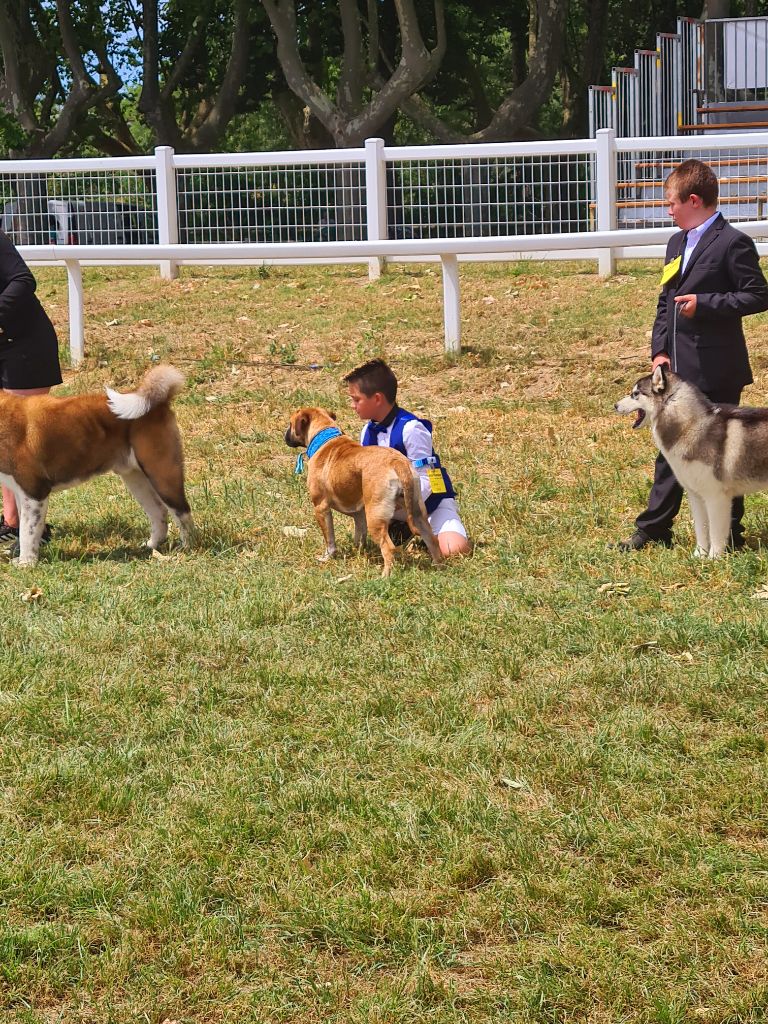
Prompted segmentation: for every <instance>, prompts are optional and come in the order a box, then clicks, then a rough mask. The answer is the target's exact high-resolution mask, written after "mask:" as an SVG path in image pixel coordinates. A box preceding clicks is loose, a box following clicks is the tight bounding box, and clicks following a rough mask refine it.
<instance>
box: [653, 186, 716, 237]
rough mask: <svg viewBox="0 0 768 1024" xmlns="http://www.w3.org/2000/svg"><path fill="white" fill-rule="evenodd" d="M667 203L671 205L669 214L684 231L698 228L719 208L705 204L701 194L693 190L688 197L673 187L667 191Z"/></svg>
mask: <svg viewBox="0 0 768 1024" xmlns="http://www.w3.org/2000/svg"><path fill="white" fill-rule="evenodd" d="M666 196H667V204H668V205H669V216H670V217H671V218H672V220H673V221H674V222H675V224H677V226H678V227H679V228H682V230H683V231H690V229H691V228H697V227H698V226H699V224H703V223H704V221H705V220H709V218H710V217H711V216H712V214H713V213H714V212H715V210H716V209H717V207H716V206H712V207H709V206H705V205H704V200H703V199H702V198H701V196H697V195H696V193H695V192H692V193H691V194H690V195H689V196H688V198H687V199H685V200H683V199H681V198H680V195H679V193H678V192H677V191H676V190H675V189H672V188H668V189H667V191H666Z"/></svg>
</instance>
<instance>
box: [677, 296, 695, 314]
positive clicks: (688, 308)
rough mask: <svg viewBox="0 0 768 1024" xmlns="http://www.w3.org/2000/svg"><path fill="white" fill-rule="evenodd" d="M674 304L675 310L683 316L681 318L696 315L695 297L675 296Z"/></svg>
mask: <svg viewBox="0 0 768 1024" xmlns="http://www.w3.org/2000/svg"><path fill="white" fill-rule="evenodd" d="M675 302H676V303H677V308H678V309H679V310H680V312H681V313H682V314H683V316H687V317H692V316H695V314H696V296H695V295H676V296H675Z"/></svg>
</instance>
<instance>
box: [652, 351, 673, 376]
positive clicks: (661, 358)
mask: <svg viewBox="0 0 768 1024" xmlns="http://www.w3.org/2000/svg"><path fill="white" fill-rule="evenodd" d="M671 365H672V361H671V359H670V358H669V356H668V355H667V353H666V352H659V354H658V355H657V356H656V357H655V359H654V360H653V362H652V363H651V373H653V371H654V370H655V369H656V368H657V367H659V366H671Z"/></svg>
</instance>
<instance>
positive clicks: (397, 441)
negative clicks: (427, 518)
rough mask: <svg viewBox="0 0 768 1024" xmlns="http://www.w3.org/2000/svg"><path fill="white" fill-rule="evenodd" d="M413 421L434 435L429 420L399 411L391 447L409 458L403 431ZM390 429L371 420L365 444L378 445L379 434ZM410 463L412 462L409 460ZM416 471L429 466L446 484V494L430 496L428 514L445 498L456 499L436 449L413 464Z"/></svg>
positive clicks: (392, 430)
mask: <svg viewBox="0 0 768 1024" xmlns="http://www.w3.org/2000/svg"><path fill="white" fill-rule="evenodd" d="M411 420H418V421H419V423H421V424H422V426H424V427H426V428H427V430H428V431H429V433H430V435H431V433H432V424H431V423H430V421H429V420H423V419H421V418H420V417H419V416H415V415H414V414H413V413H412V412H408V411H407V410H405V409H398V410H397V412H396V413H395V418H394V419H393V420H392V424H391V428H392V429H391V432H390V435H389V447H390V448H394V449H395V450H396V451H398V452H400V453H401V455H404V456H405V457H406V459H407V458H408V452H407V451H406V450H405V445H404V444H403V429H404V427H405V424H406V423H409V422H410V421H411ZM388 427H389V424H387V426H385V427H382V425H381V424H380V423H374V422H373V420H370V421H369V423H368V426H367V427H366V428H365V434H363V444H364V445H365V446H366V447H368V446H369V445H375V444H378V437H379V434H383V433H384V432H385V431H386V430H387V429H388ZM409 461H410V460H409ZM413 465H414V466H415V467H416V469H420V468H421V467H422V466H426V465H428V466H429V468H430V469H439V470H440V472H441V473H442V475H443V483H444V484H445V494H430V495H429V497H428V498H427V499H426V501H425V502H424V504H425V505H426V506H427V513H428V514H430V515H431V514H432V513H433V512H434V511H435V509H436V508H437V506H438V505H439V504H440V502H441V501H442V500H443V498H455V497H456V491H455V490H454V489H453V484H452V483H451V478H450V477H449V476H448V473H447V472H446V470H445V468H444V467H443V466H442V464H441V462H440V456H439V455H437V454H436V453H435V450H434V448H433V449H432V455H431V457H430V458H429V459H417V461H416V462H414V463H413Z"/></svg>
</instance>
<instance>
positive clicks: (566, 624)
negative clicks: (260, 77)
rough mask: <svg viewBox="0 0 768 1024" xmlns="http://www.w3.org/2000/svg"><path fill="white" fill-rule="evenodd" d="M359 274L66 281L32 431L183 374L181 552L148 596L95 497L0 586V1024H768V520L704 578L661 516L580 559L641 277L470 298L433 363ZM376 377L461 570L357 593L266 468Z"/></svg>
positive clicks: (757, 517) (633, 469) (113, 521)
mask: <svg viewBox="0 0 768 1024" xmlns="http://www.w3.org/2000/svg"><path fill="white" fill-rule="evenodd" d="M363 275H364V271H363V270H361V269H359V268H358V269H355V268H340V267H335V268H326V269H318V268H313V269H300V270H299V269H295V268H284V269H270V271H269V272H268V273H267V274H264V273H259V272H258V271H257V270H255V269H254V270H253V271H249V270H240V269H238V270H220V269H219V270H212V269H205V270H204V269H199V270H186V271H184V272H183V274H182V277H181V278H180V279H179V281H176V282H161V281H159V280H158V279H157V277H156V276H155V275H154V273H153V272H152V271H148V270H146V271H145V270H142V271H129V270H127V269H125V268H114V269H109V270H87V271H86V272H85V282H86V296H87V307H86V317H87V319H86V335H87V337H86V352H87V357H88V358H87V361H86V364H85V366H84V367H83V368H82V369H81V370H80V371H78V372H77V373H73V372H68V373H67V374H66V381H65V387H64V389H62V390H69V391H82V390H92V389H97V388H99V387H101V386H102V385H103V384H105V383H106V384H114V385H116V386H119V387H123V388H127V387H130V385H131V384H132V383H133V382H134V381H135V380H136V379H137V378H138V376H139V375H140V374H141V372H142V371H143V369H144V368H145V367H146V366H147V365H148V364H149V362H150V359H151V358H152V357H153V355H155V356H159V357H160V358H162V359H172V360H173V361H174V362H176V363H177V364H178V365H179V366H180V367H181V368H182V369H183V370H184V371H185V372H186V374H187V378H188V386H187V389H186V390H185V392H184V393H183V394H182V396H180V398H179V399H178V400H177V406H176V407H177V412H178V415H179V419H180V423H181V425H182V430H183V433H184V438H185V445H186V451H187V463H188V485H189V486H188V492H189V498H190V503H191V505H192V508H193V511H194V513H195V515H196V518H197V520H198V521H199V523H200V526H201V528H202V536H201V540H200V543H199V544H198V546H197V547H196V548H195V549H194V550H192V551H190V552H189V553H183V554H182V553H180V552H178V551H177V550H173V549H172V550H171V551H169V553H168V555H169V557H168V558H166V559H150V558H148V557H147V556H146V555H145V554H144V553H143V552H142V542H143V541H144V539H145V537H146V529H145V525H144V522H143V517H142V514H141V513H140V511H139V510H138V508H137V507H136V505H135V504H134V503H133V501H132V500H131V499H130V498H129V497H128V495H127V494H126V493H125V492H124V491H123V489H122V485H121V484H120V482H119V481H118V479H117V478H116V477H109V478H101V479H99V480H97V481H93V482H91V483H90V484H88V485H86V486H84V487H81V488H78V489H76V490H73V491H67V492H63V493H60V494H57V495H54V496H53V498H52V500H51V506H50V511H49V518H50V520H51V522H52V523H53V524H54V526H55V528H56V533H55V539H54V542H53V543H52V545H51V547H50V550H49V551H47V552H46V554H45V555H44V557H43V560H42V561H41V562H40V564H39V565H38V567H37V568H36V569H34V570H31V571H26V572H23V571H21V570H18V569H15V568H13V567H10V566H6V565H3V566H2V567H0V573H1V574H0V596H1V597H2V602H3V610H4V630H3V646H2V648H0V1019H2V1020H3V1022H5V1021H8V1022H9V1024H17V1022H18V1024H21V1022H24V1024H50V1022H65V1024H92V1022H93V1024H96V1022H98V1024H147V1022H148V1024H162V1022H164V1021H177V1022H179V1024H192V1022H195V1024H198V1022H200V1024H202V1022H206V1024H207V1022H211V1024H213V1022H216V1024H219V1022H222V1024H223V1022H227V1024H244V1022H253V1024H256V1022H260V1024H261V1022H265V1021H268V1022H275V1024H277V1022H294V1021H295V1022H299V1021H301V1022H302V1024H303V1022H310V1024H311V1022H318V1024H319V1022H321V1021H322V1022H336V1024H341V1022H344V1024H347V1022H349V1024H358V1022H359V1024H363V1022H366V1024H368V1022H381V1024H390V1022H392V1024H400V1022H402V1024H406V1022H407V1024H412V1022H414V1021H429V1022H434V1024H444V1022H445V1024H448V1022H451V1024H453V1022H465V1021H471V1022H477V1024H491V1022H493V1024H496V1022H498V1024H501V1022H508V1021H515V1022H518V1021H519V1022H525V1024H529V1022H530V1024H534V1022H536V1024H571V1022H573V1024H576V1022H579V1024H581V1022H594V1024H598V1022H599V1024H603V1022H604V1024H616V1022H628V1024H629V1022H631V1024H680V1022H704V1024H726V1022H729V1024H737V1022H738V1024H742V1022H754V1024H757V1022H761V1021H764V1020H765V1019H766V1017H768V966H766V957H765V944H766V938H768V845H767V843H766V840H767V839H768V816H767V814H766V796H765V794H766V784H765V777H766V762H767V760H768V759H767V758H766V712H765V693H766V684H767V682H768V679H767V673H766V647H767V646H768V620H767V619H766V616H767V615H768V607H766V605H765V602H763V601H759V600H753V599H752V595H753V594H755V592H756V591H758V590H759V589H760V587H761V586H762V584H763V582H764V581H765V579H766V575H767V572H766V570H767V568H768V566H767V564H766V553H765V548H764V547H763V543H764V542H765V541H766V539H768V506H767V505H766V499H765V498H764V497H762V496H758V497H754V498H750V499H748V506H747V508H748V515H747V530H748V535H749V538H750V542H751V544H752V548H751V550H748V551H746V552H744V553H743V554H740V555H738V556H735V557H732V558H727V559H725V560H723V561H722V562H720V563H716V564H709V563H702V562H700V561H696V560H694V559H692V558H691V557H690V550H691V548H692V546H693V538H692V530H691V526H690V519H689V515H688V512H687V508H686V507H685V506H684V509H683V513H682V515H681V517H680V520H679V523H678V528H677V537H678V541H679V543H678V544H677V545H676V546H675V547H674V548H673V549H671V550H663V549H662V550H650V551H645V552H642V553H640V554H637V555H631V556H622V555H620V554H619V553H617V552H616V551H614V550H611V549H610V548H609V544H610V543H611V542H612V541H614V540H615V539H617V538H618V537H619V536H622V535H624V534H625V533H626V532H627V531H628V530H629V529H631V525H632V521H633V519H634V516H635V514H636V513H637V511H638V510H639V509H640V507H641V505H642V502H643V500H644V498H645V497H646V495H647V489H648V483H649V480H650V473H651V467H652V459H653V449H652V443H651V439H650V437H649V435H648V433H647V432H633V431H631V429H630V423H629V421H628V420H623V419H620V418H618V417H616V416H614V414H613V413H612V405H613V402H614V401H615V400H616V399H617V398H619V397H621V396H622V395H623V394H625V393H626V392H627V391H628V390H629V388H630V386H631V384H632V383H633V381H634V379H635V378H636V377H637V376H638V375H639V374H640V373H641V372H643V371H644V369H645V366H646V363H647V347H648V339H647V337H646V334H647V331H648V330H649V328H650V323H651V319H652V316H653V311H654V308H655V295H656V287H657V281H658V265H657V264H651V263H648V264H626V265H622V267H621V274H620V275H619V276H618V277H617V278H615V279H612V280H611V281H609V282H604V281H601V280H599V279H598V278H597V277H596V276H595V275H594V274H593V273H592V266H590V265H587V264H581V265H579V264H520V265H515V266H511V267H503V266H498V265H491V266H484V267H482V266H473V267H465V268H462V290H463V317H464V343H465V347H466V352H465V354H464V355H463V356H462V357H461V358H460V359H459V360H456V361H448V360H446V359H445V358H444V357H443V354H442V327H441V323H442V310H441V303H440V289H441V285H440V277H439V274H438V273H437V272H436V271H435V269H434V268H423V267H422V268H413V267H412V268H409V269H402V268H400V269H394V270H392V271H391V272H390V273H389V274H387V275H386V276H385V277H384V278H382V280H381V281H380V282H378V283H376V284H373V285H368V284H366V280H365V277H364V276H363ZM38 277H39V280H40V291H41V294H42V297H43V300H44V302H45V304H46V306H47V308H49V309H50V310H51V311H52V313H53V315H54V317H55V318H56V320H57V323H58V326H59V328H60V333H61V335H62V339H63V340H66V330H65V324H66V305H65V303H66V285H65V281H64V279H63V276H62V275H61V274H60V273H59V272H56V271H50V272H40V273H39V275H38ZM243 317H247V319H241V318H243ZM114 320H118V321H119V322H118V324H116V325H113V326H107V324H109V323H111V322H112V321H114ZM142 321H143V323H142ZM279 325H282V326H279ZM748 334H749V337H750V346H751V351H752V354H753V364H754V367H755V376H756V384H755V386H754V387H753V388H752V389H751V390H750V392H748V395H749V399H748V400H749V401H751V402H752V403H753V404H768V317H755V318H752V319H751V321H749V323H748ZM372 353H380V354H382V355H384V356H385V357H386V358H387V359H388V360H390V361H391V362H392V364H393V366H394V367H395V369H396V371H397V373H398V375H399V377H400V380H401V390H402V400H403V403H404V404H405V405H407V406H408V407H410V408H414V409H417V410H422V411H424V412H426V413H427V414H429V416H430V418H431V419H433V421H434V423H435V433H436V439H437V448H438V450H439V451H440V453H441V454H442V456H443V458H444V460H445V462H446V464H447V465H448V466H449V468H450V470H451V475H452V477H453V478H454V481H455V482H457V483H458V484H459V487H460V502H461V507H462V512H463V514H464V517H465V520H466V522H467V525H468V527H469V530H470V533H471V534H472V536H473V538H474V539H475V540H476V542H477V546H476V549H475V552H474V554H473V555H472V557H471V558H468V559H466V560H464V561H462V562H458V563H455V564H450V565H449V566H448V567H447V568H446V569H445V570H444V571H436V570H433V569H432V568H431V567H430V565H429V563H428V559H427V557H426V555H425V554H423V553H422V554H419V553H416V554H415V555H411V556H405V557H404V558H402V559H401V561H400V564H399V565H398V566H397V567H396V570H395V573H394V574H393V577H392V578H391V579H390V580H389V581H385V580H382V579H380V577H379V573H380V561H379V556H378V552H377V551H376V550H375V549H371V550H369V551H368V552H367V553H366V554H364V555H362V556H358V555H356V554H355V553H354V552H353V551H352V546H351V537H352V531H351V524H348V523H347V522H346V521H341V522H338V523H337V525H338V534H339V537H340V540H341V545H340V546H341V555H342V557H341V558H340V559H339V560H338V561H336V562H333V563H331V564H329V565H324V566H321V565H319V564H318V563H317V562H316V561H315V555H316V554H317V553H318V552H319V550H320V548H321V539H320V535H319V532H318V531H317V529H316V527H315V525H314V521H313V517H312V515H311V511H310V506H309V501H308V498H307V495H306V491H305V482H304V480H303V479H297V478H295V477H294V476H293V461H294V453H292V452H291V451H290V450H289V449H287V448H285V446H284V445H283V443H282V435H283V432H284V430H285V426H286V425H287V419H288V415H289V413H290V412H291V411H293V409H294V408H296V407H297V406H298V405H300V404H303V403H306V402H313V403H321V404H325V405H328V406H330V407H331V408H333V409H335V411H336V412H337V413H338V414H339V422H340V425H341V426H342V427H343V428H344V429H347V430H349V431H353V430H357V429H359V425H358V424H357V423H356V422H355V421H354V419H353V416H352V413H351V411H350V410H349V409H348V408H347V406H346V403H345V401H344V398H343V395H342V393H341V392H340V390H339V386H338V380H339V377H340V376H341V374H342V373H343V372H345V371H346V370H347V369H348V368H349V367H351V366H352V365H353V364H354V363H355V362H356V361H358V360H360V359H362V358H364V357H366V356H367V355H369V354H372ZM313 364H314V366H315V367H316V368H310V366H311V365H313ZM502 385H506V386H502ZM285 526H292V527H299V528H306V529H307V532H306V534H305V535H303V536H299V537H292V536H286V535H285V534H284V533H283V527H285ZM606 584H609V586H606ZM619 584H625V586H619ZM32 587H38V588H39V589H40V590H41V591H42V596H41V597H40V598H39V599H38V600H27V601H24V600H22V599H21V598H22V596H24V595H26V596H27V597H29V594H28V591H29V590H30V589H31V588H32Z"/></svg>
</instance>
